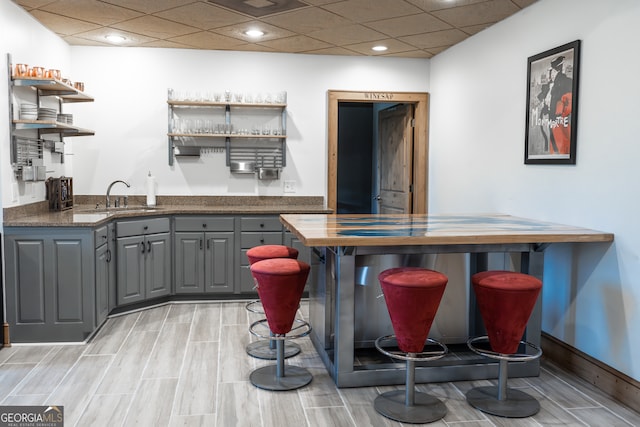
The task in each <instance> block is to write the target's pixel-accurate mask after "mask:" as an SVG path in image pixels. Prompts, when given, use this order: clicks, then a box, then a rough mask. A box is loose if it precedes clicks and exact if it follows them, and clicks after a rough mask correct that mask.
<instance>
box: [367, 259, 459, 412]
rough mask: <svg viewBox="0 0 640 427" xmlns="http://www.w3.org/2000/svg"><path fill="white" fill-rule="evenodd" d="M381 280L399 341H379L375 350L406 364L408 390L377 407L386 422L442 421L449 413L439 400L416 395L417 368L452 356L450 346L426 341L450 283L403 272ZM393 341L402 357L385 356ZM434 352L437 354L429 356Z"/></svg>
mask: <svg viewBox="0 0 640 427" xmlns="http://www.w3.org/2000/svg"><path fill="white" fill-rule="evenodd" d="M378 280H379V281H380V285H381V287H382V292H383V294H384V299H385V301H386V303H387V309H388V311H389V317H390V318H391V324H392V325H393V331H394V332H395V335H387V336H383V337H380V338H378V339H377V340H376V342H375V345H376V348H377V349H378V350H379V351H380V352H382V353H383V354H385V355H387V356H389V357H392V358H395V359H400V360H405V361H406V366H407V372H406V381H405V390H393V391H388V392H386V393H383V394H381V395H379V396H378V397H377V398H376V399H375V401H374V403H373V406H374V408H375V410H376V411H378V412H379V413H380V414H382V415H384V416H385V417H387V418H390V419H392V420H395V421H399V422H402V423H414V424H420V423H429V422H433V421H436V420H439V419H441V418H443V417H444V416H445V415H446V414H447V407H446V406H445V405H444V403H442V401H440V400H439V399H438V398H436V397H434V396H431V395H429V394H426V393H421V392H416V391H415V362H424V361H428V360H436V359H440V358H441V357H443V356H444V355H445V354H447V352H448V349H447V346H446V345H444V344H442V343H440V342H438V341H436V340H433V339H430V338H429V339H428V338H427V336H428V335H429V330H430V329H431V324H432V323H433V319H434V318H435V316H436V312H437V311H438V306H439V305H440V300H441V299H442V295H443V294H444V289H445V287H446V285H447V282H448V280H449V279H448V278H447V276H445V275H444V274H442V273H439V272H437V271H433V270H427V269H425V268H417V267H399V268H391V269H388V270H385V271H383V272H382V273H380V275H379V276H378ZM394 340H395V341H397V348H399V349H400V351H397V350H386V349H385V348H384V347H388V346H389V345H390V344H391V343H392V342H393V341H394ZM425 343H426V345H425ZM383 345H384V346H383ZM434 346H435V348H436V350H429V349H430V348H433V347H434Z"/></svg>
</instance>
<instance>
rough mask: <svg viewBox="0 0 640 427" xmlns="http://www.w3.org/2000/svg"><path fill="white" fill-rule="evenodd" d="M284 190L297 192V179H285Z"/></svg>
mask: <svg viewBox="0 0 640 427" xmlns="http://www.w3.org/2000/svg"><path fill="white" fill-rule="evenodd" d="M284 192H285V193H295V192H296V182H295V181H285V182H284Z"/></svg>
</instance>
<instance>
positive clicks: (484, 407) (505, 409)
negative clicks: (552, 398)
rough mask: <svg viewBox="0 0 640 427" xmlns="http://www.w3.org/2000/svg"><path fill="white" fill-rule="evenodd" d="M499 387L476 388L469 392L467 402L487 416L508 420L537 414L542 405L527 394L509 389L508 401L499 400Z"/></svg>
mask: <svg viewBox="0 0 640 427" xmlns="http://www.w3.org/2000/svg"><path fill="white" fill-rule="evenodd" d="M498 392H499V389H498V387H497V386H487V387H476V388H473V389H471V390H469V391H468V392H467V402H469V404H470V405H471V406H473V407H474V408H476V409H479V410H481V411H482V412H486V413H487V414H491V415H497V416H499V417H507V418H524V417H530V416H531V415H534V414H537V413H538V411H540V403H538V401H537V400H536V399H535V398H534V397H532V396H530V395H528V394H527V393H525V392H523V391H520V390H516V389H513V388H509V389H507V391H506V395H507V397H506V399H503V400H499V399H498Z"/></svg>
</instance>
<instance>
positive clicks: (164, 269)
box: [145, 233, 171, 299]
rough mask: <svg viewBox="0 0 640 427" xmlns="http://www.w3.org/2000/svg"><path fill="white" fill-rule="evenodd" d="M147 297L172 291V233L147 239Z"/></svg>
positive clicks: (167, 293) (154, 235) (150, 236)
mask: <svg viewBox="0 0 640 427" xmlns="http://www.w3.org/2000/svg"><path fill="white" fill-rule="evenodd" d="M145 247H146V249H145V251H146V252H145V264H146V268H145V270H146V271H145V276H146V285H145V287H146V294H145V296H146V298H147V299H149V298H156V297H160V296H164V295H169V294H170V293H171V235H170V234H169V233H160V234H153V235H149V236H147V237H146V239H145Z"/></svg>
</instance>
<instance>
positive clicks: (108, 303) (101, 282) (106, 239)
mask: <svg viewBox="0 0 640 427" xmlns="http://www.w3.org/2000/svg"><path fill="white" fill-rule="evenodd" d="M94 243H95V247H96V254H95V260H96V325H100V324H102V322H104V321H105V320H106V319H107V316H108V315H109V312H110V311H111V310H113V309H114V308H115V306H116V260H115V258H114V255H115V233H114V225H113V224H107V225H103V226H101V227H98V228H97V229H96V230H95V231H94Z"/></svg>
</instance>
